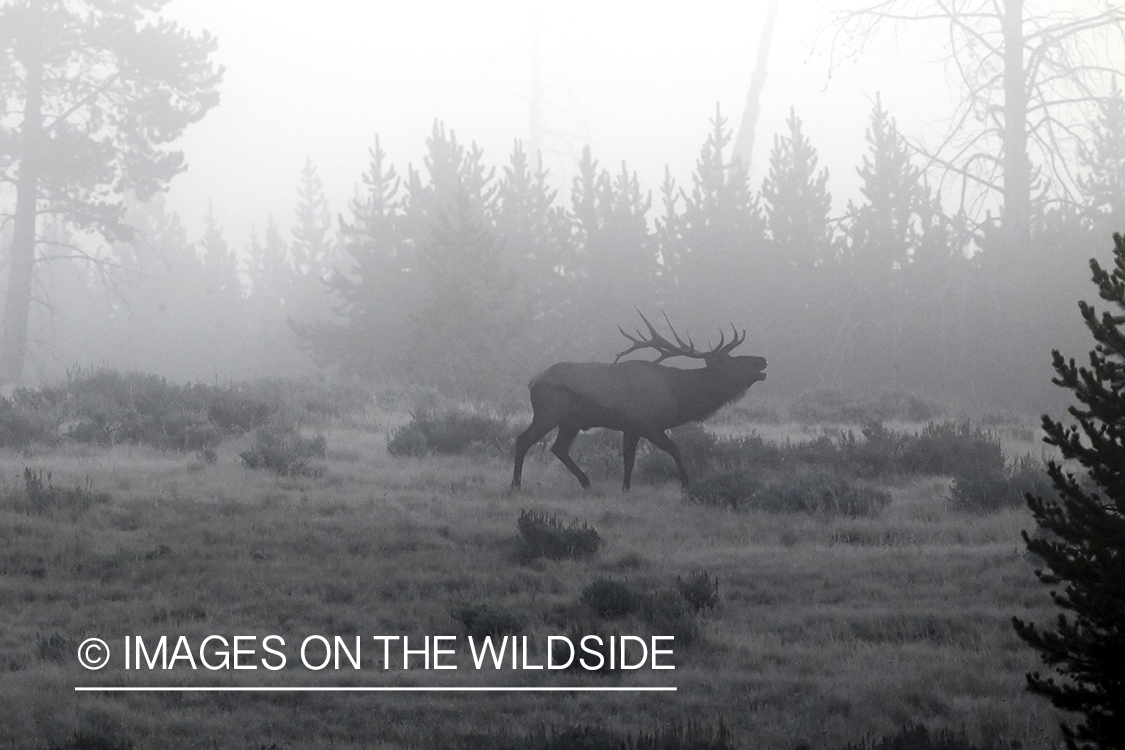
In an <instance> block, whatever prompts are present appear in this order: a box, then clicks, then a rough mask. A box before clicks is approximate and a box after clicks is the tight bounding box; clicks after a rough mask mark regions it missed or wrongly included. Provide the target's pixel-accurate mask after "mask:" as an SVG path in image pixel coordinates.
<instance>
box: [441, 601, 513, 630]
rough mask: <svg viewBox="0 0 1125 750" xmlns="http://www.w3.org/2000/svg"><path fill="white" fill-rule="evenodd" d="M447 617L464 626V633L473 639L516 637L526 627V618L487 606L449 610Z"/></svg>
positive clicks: (478, 605) (480, 605)
mask: <svg viewBox="0 0 1125 750" xmlns="http://www.w3.org/2000/svg"><path fill="white" fill-rule="evenodd" d="M449 616H450V617H452V618H453V619H454V620H457V621H458V622H460V623H461V624H462V625H464V626H465V630H466V633H467V634H468V635H470V636H472V637H474V638H484V637H486V636H502V635H516V634H517V633H519V632H521V631H522V630H523V629H524V628H526V627H527V617H525V616H523V615H521V614H517V613H515V612H509V611H508V610H506V609H499V608H494V607H490V606H489V605H487V604H476V605H471V606H465V607H460V608H458V609H454V610H450V612H449Z"/></svg>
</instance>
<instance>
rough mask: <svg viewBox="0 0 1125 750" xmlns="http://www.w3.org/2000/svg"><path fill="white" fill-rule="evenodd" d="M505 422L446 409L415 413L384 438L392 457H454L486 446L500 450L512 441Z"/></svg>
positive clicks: (509, 428) (510, 431)
mask: <svg viewBox="0 0 1125 750" xmlns="http://www.w3.org/2000/svg"><path fill="white" fill-rule="evenodd" d="M511 435H512V430H511V427H509V425H508V423H507V421H506V420H503V419H498V418H496V417H491V416H488V415H485V414H475V413H472V412H466V411H460V410H457V409H447V410H446V411H443V412H440V413H432V412H428V411H418V412H415V413H414V414H412V415H411V416H410V422H409V423H408V424H406V425H403V426H402V427H400V428H398V429H397V430H395V431H394V432H393V433H391V436H390V437H389V438H388V439H387V452H388V453H390V454H391V455H392V456H421V455H426V454H427V453H440V454H445V455H456V454H462V453H468V452H469V451H470V450H474V449H480V448H485V447H492V448H499V447H502V446H506V445H507V444H508V442H510V440H511Z"/></svg>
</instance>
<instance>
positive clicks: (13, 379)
mask: <svg viewBox="0 0 1125 750" xmlns="http://www.w3.org/2000/svg"><path fill="white" fill-rule="evenodd" d="M42 12H43V8H42V4H41V3H33V4H32V14H33V16H32V23H33V25H34V29H35V30H34V32H33V33H32V34H30V35H29V38H28V46H27V50H26V57H25V60H26V62H27V81H26V91H27V100H26V103H25V107H24V116H23V126H22V128H21V129H22V131H23V132H22V136H23V137H22V143H21V144H20V145H21V153H20V171H19V179H18V180H17V181H16V213H15V223H14V225H13V227H12V243H11V250H10V259H9V263H8V294H7V298H6V299H5V300H4V328H3V334H2V337H0V384H5V385H6V384H8V383H17V382H19V380H20V378H21V376H22V375H23V362H24V355H25V354H26V352H27V321H28V314H29V312H30V310H31V285H32V281H33V279H34V276H35V224H36V218H37V216H38V210H37V205H36V204H37V199H38V196H39V169H40V166H39V164H40V149H41V143H42V135H43V65H44V63H43V47H42V43H41V39H40V33H39V32H41V30H42Z"/></svg>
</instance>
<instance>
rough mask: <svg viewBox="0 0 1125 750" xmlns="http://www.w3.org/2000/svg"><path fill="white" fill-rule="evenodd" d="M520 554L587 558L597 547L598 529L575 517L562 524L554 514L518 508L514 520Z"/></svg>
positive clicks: (525, 555) (528, 556)
mask: <svg viewBox="0 0 1125 750" xmlns="http://www.w3.org/2000/svg"><path fill="white" fill-rule="evenodd" d="M517 527H518V528H519V533H520V547H521V552H522V556H523V558H524V559H526V560H532V559H535V558H537V557H546V558H548V559H550V560H561V559H562V558H564V557H574V558H581V557H591V556H593V555H594V553H596V552H597V551H598V547H599V546H601V541H602V540H601V537H599V536H598V532H597V531H596V530H595V529H594V528H593V527H592V526H590V525H589V524H588V523H586V522H585V521H582V522H581V523H579V521H578V519H575V520H574V521H572V522H571V523H570V524H564V523H563V522H562V521H560V520H559V519H558V518H557V517H556V516H554V515H549V514H547V513H544V512H536V511H529V510H521V511H520V518H519V521H518V522H517Z"/></svg>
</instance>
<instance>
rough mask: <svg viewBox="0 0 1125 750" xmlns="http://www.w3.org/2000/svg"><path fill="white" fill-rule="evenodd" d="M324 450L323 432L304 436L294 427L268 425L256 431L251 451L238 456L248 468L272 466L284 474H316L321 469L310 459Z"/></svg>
mask: <svg viewBox="0 0 1125 750" xmlns="http://www.w3.org/2000/svg"><path fill="white" fill-rule="evenodd" d="M326 449H327V441H326V440H325V438H324V436H323V435H315V436H313V437H309V438H306V437H303V436H302V435H301V434H300V433H299V432H297V430H296V429H295V428H293V427H270V428H262V429H260V430H258V431H257V433H255V439H254V444H253V446H251V448H250V450H246V451H242V452H241V453H239V454H238V455H239V456H241V457H242V463H243V464H245V465H246V466H247V467H248V468H251V469H272V470H273V471H276V472H277V473H279V474H283V475H285V476H293V475H295V474H305V475H308V476H316V475H318V474H319V473H320V470H319V469H316V468H314V467H312V466H311V465H310V461H312V459H314V458H324V456H325V451H326Z"/></svg>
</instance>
